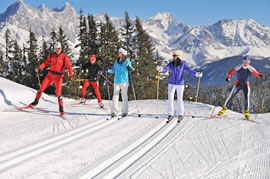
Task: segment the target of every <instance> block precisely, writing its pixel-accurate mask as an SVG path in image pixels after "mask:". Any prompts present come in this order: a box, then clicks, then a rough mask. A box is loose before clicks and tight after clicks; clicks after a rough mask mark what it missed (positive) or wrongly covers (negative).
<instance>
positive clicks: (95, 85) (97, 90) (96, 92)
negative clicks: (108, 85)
mask: <svg viewBox="0 0 270 179" xmlns="http://www.w3.org/2000/svg"><path fill="white" fill-rule="evenodd" d="M91 84H92V86H93V88H94V90H95V94H96V96H97V100H98V103H102V100H101V96H100V92H99V87H98V83H97V82H92V83H91Z"/></svg>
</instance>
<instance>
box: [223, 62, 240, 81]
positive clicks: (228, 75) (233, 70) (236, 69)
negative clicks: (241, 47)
mask: <svg viewBox="0 0 270 179" xmlns="http://www.w3.org/2000/svg"><path fill="white" fill-rule="evenodd" d="M241 68H242V65H238V66H236V67H234V69H232V70H231V71H229V72H228V73H227V76H226V77H227V78H231V76H232V75H233V74H234V73H235V72H237V71H238V70H240V69H241Z"/></svg>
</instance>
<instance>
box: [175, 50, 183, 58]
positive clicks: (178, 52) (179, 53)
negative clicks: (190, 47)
mask: <svg viewBox="0 0 270 179" xmlns="http://www.w3.org/2000/svg"><path fill="white" fill-rule="evenodd" d="M182 53H183V52H182V51H181V50H176V51H175V52H173V56H177V57H180V56H181V55H182Z"/></svg>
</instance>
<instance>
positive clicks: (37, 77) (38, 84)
mask: <svg viewBox="0 0 270 179" xmlns="http://www.w3.org/2000/svg"><path fill="white" fill-rule="evenodd" d="M37 79H38V85H39V89H40V87H41V83H40V78H39V72H38V70H37ZM41 97H42V99H44V98H43V95H41Z"/></svg>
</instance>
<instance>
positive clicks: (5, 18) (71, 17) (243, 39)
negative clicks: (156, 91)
mask: <svg viewBox="0 0 270 179" xmlns="http://www.w3.org/2000/svg"><path fill="white" fill-rule="evenodd" d="M94 16H95V19H96V20H97V21H102V22H103V21H104V13H99V14H95V15H94ZM111 20H112V22H113V24H114V26H115V27H116V29H117V30H119V29H120V28H121V27H122V25H123V24H124V19H123V18H119V17H111ZM132 21H133V22H134V19H132ZM142 24H143V27H144V29H145V30H146V32H147V33H148V34H149V35H150V37H151V39H152V41H153V44H154V46H155V48H156V50H157V51H158V52H159V54H160V56H162V57H163V58H164V59H165V60H166V61H168V60H169V59H171V54H172V52H173V51H174V50H176V49H181V50H182V51H183V52H184V54H183V57H182V58H183V59H184V60H185V61H186V62H187V63H188V64H190V65H192V66H194V67H195V66H203V65H207V64H209V63H211V62H215V61H219V60H221V59H224V58H228V57H233V56H242V55H247V54H248V55H250V56H252V57H253V58H255V59H264V58H267V57H270V27H267V26H264V25H262V24H258V23H257V22H256V21H254V20H252V19H249V20H245V19H227V20H220V21H218V22H216V23H215V24H212V25H204V26H190V25H188V24H183V23H181V22H178V21H177V20H176V19H175V18H174V17H173V16H172V15H171V14H170V13H158V14H156V15H155V16H153V17H150V18H149V19H146V20H143V21H142ZM78 25H79V18H78V14H77V13H76V10H75V9H74V8H73V7H72V6H71V5H70V4H69V3H66V4H65V5H64V6H63V7H62V8H54V9H52V10H51V9H48V8H47V7H46V5H44V4H42V5H40V7H38V8H33V7H30V6H29V5H27V4H25V3H24V2H23V0H17V1H16V2H15V3H14V4H11V5H10V6H9V7H8V8H7V9H6V11H5V12H3V13H2V14H0V32H1V33H0V47H1V48H2V49H3V50H4V45H5V38H4V32H5V30H6V29H7V28H9V29H10V30H11V34H12V37H13V38H14V39H16V40H17V41H18V43H19V44H20V45H21V46H23V45H24V44H26V42H27V40H28V36H29V32H28V31H29V29H30V28H31V29H32V31H34V32H35V34H36V36H37V38H38V40H41V39H42V38H44V39H45V40H47V41H49V33H50V32H51V30H52V29H53V28H55V29H56V30H58V28H59V27H60V26H62V28H63V29H64V32H65V33H66V35H67V37H68V39H69V43H70V46H71V48H72V49H73V50H74V59H73V60H76V59H77V58H78V54H79V49H75V48H74V46H75V45H76V44H77V43H78V41H77V34H78Z"/></svg>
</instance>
